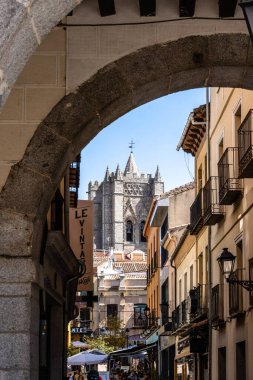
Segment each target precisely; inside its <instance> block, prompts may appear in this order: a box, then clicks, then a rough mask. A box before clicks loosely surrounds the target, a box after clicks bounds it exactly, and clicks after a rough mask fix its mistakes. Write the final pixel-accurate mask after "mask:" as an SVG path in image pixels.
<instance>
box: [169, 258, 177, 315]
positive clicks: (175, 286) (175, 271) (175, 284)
mask: <svg viewBox="0 0 253 380" xmlns="http://www.w3.org/2000/svg"><path fill="white" fill-rule="evenodd" d="M172 263H173V260H170V265H171V267H172V268H173V269H174V274H175V278H174V288H175V289H174V290H175V309H176V307H177V268H176V267H175V265H173V264H172Z"/></svg>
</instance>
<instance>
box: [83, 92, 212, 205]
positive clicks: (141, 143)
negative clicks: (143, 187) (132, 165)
mask: <svg viewBox="0 0 253 380" xmlns="http://www.w3.org/2000/svg"><path fill="white" fill-rule="evenodd" d="M205 91H206V90H205V89H195V90H189V91H184V92H178V93H175V94H172V95H168V96H165V97H162V98H159V99H156V100H154V101H152V102H149V103H147V104H145V105H143V106H141V107H139V108H137V109H135V110H133V111H131V112H129V113H127V114H126V115H124V116H122V117H121V118H119V119H117V120H116V121H115V122H113V123H112V124H110V125H109V126H108V127H107V128H105V129H104V130H103V131H101V132H100V133H99V134H98V135H97V136H96V137H95V138H94V139H93V140H92V141H91V142H90V143H89V144H88V145H87V146H86V147H85V148H84V149H83V151H82V162H81V181H80V188H79V199H87V193H86V192H87V190H88V183H89V181H95V180H98V181H99V182H101V181H102V180H103V179H104V175H105V171H106V166H107V165H108V166H109V170H110V171H115V169H116V166H117V164H119V165H120V169H121V170H122V171H123V170H124V168H125V165H126V162H127V159H128V157H129V154H130V149H129V143H130V141H131V140H132V139H133V141H134V142H135V149H134V156H135V160H136V163H137V166H138V169H139V171H140V172H141V173H146V174H147V173H151V174H152V175H154V173H155V171H156V167H157V165H159V167H160V172H161V176H162V178H163V180H164V188H165V191H168V190H170V189H173V188H174V187H177V186H180V185H183V184H184V183H187V182H190V181H192V179H193V178H192V175H193V174H194V168H193V158H192V156H191V155H189V154H185V153H184V152H183V151H182V150H180V151H179V152H177V151H176V147H177V144H178V142H179V140H180V137H181V135H182V132H183V129H184V127H185V124H186V121H187V118H188V116H189V113H190V112H191V111H192V110H193V108H195V107H198V106H199V105H200V104H204V103H205ZM190 173H191V174H190Z"/></svg>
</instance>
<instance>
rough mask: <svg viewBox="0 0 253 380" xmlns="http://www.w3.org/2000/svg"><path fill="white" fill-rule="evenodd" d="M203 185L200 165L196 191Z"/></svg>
mask: <svg viewBox="0 0 253 380" xmlns="http://www.w3.org/2000/svg"><path fill="white" fill-rule="evenodd" d="M202 187H203V179H202V165H200V167H199V168H198V191H199V190H200V189H202Z"/></svg>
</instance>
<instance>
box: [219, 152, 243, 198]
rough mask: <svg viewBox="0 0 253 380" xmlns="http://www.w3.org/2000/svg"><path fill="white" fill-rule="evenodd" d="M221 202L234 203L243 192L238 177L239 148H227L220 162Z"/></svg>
mask: <svg viewBox="0 0 253 380" xmlns="http://www.w3.org/2000/svg"><path fill="white" fill-rule="evenodd" d="M218 174H219V203H220V204H222V205H231V204H233V203H234V202H235V201H236V200H237V199H238V197H239V196H241V194H242V184H241V180H240V179H239V178H238V148H227V149H226V150H225V152H224V153H223V155H222V156H221V158H220V161H219V162H218Z"/></svg>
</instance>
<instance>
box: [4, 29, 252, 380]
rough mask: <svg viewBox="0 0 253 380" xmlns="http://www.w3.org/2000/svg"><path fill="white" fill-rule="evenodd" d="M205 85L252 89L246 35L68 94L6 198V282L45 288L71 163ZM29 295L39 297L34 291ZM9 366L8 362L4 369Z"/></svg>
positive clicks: (159, 59) (144, 55)
mask: <svg viewBox="0 0 253 380" xmlns="http://www.w3.org/2000/svg"><path fill="white" fill-rule="evenodd" d="M203 86H223V87H226V86H229V87H242V88H247V89H253V60H252V49H251V45H250V40H249V37H248V36H247V35H246V34H215V35H206V36H192V37H186V38H181V39H178V40H176V41H172V42H168V43H166V44H157V45H154V46H150V47H146V48H143V49H140V50H138V51H136V52H134V53H132V54H129V55H127V56H125V57H123V58H120V59H118V60H117V61H115V62H113V63H111V64H109V65H108V66H106V67H104V68H103V69H101V70H100V71H98V73H97V74H96V75H94V76H93V77H92V78H90V79H89V80H87V81H86V82H85V83H83V84H82V85H81V86H80V87H79V88H78V89H77V90H76V91H75V92H73V93H71V94H69V95H67V96H65V97H64V98H63V99H62V100H61V101H60V102H59V103H58V104H57V105H56V106H55V107H54V108H53V110H52V111H51V112H50V113H49V114H48V116H47V117H46V118H45V119H44V120H43V122H42V123H41V124H40V125H39V127H38V129H37V131H36V133H35V134H34V136H33V138H32V140H31V141H30V144H29V145H28V147H27V149H26V152H25V154H24V157H23V159H22V160H21V161H20V162H19V163H18V164H16V165H15V166H14V167H13V168H12V170H11V172H10V175H9V177H8V179H7V182H6V184H5V186H4V188H3V189H2V192H1V193H0V220H1V229H0V241H1V255H2V258H1V260H2V268H4V269H3V271H5V272H3V271H2V272H1V270H0V282H2V283H5V282H10V279H12V278H14V279H15V281H16V282H18V278H19V274H20V273H22V275H24V277H25V278H24V280H25V281H26V284H27V283H31V284H32V283H37V284H38V283H39V281H40V280H39V270H38V266H37V261H38V260H37V255H38V251H39V247H40V242H41V234H42V225H43V221H44V219H45V216H46V212H47V210H48V207H49V204H50V200H51V198H52V196H53V194H54V192H55V189H56V187H57V185H58V183H59V181H60V180H61V178H62V176H63V173H64V171H65V169H66V168H67V166H68V165H69V163H70V162H71V161H72V160H73V158H74V157H75V156H76V155H77V153H78V152H80V150H81V149H82V148H83V147H84V146H85V145H87V144H88V143H89V141H90V140H91V139H92V138H94V137H95V136H96V135H97V134H98V133H99V131H101V130H102V129H103V128H104V127H106V126H107V125H108V124H110V123H111V122H112V121H113V120H115V119H117V118H118V117H120V116H121V115H123V114H125V113H126V112H128V111H130V110H131V109H133V108H135V107H138V106H140V105H141V104H144V103H146V102H148V101H150V100H153V99H155V98H158V97H160V96H163V95H167V94H169V93H173V92H176V91H180V90H186V89H190V88H197V87H203ZM16 268H18V269H16ZM19 288H20V287H19ZM16 291H17V290H16ZM24 291H25V290H24ZM13 292H15V290H13ZM27 292H28V294H29V297H30V298H31V299H32V298H33V297H34V296H33V292H32V289H31V288H30V289H29V290H27ZM13 294H14V293H13ZM31 305H32V303H31ZM35 305H36V302H35ZM21 307H24V308H25V313H24V315H26V319H25V320H24V321H22V322H23V323H24V324H25V323H27V320H29V323H31V315H32V311H31V309H30V308H31V307H33V306H29V305H27V304H25V305H23V306H22V305H21ZM34 307H35V306H34ZM14 324H15V319H13V318H10V321H9V324H8V325H7V327H6V337H8V339H9V340H10V341H11V342H12V344H14V342H15V341H17V342H18V341H19V342H21V341H22V334H23V333H22V331H23V329H22V323H20V324H19V325H18V327H17V330H15V328H14ZM13 329H14V330H15V333H14V332H13V331H14V330H13ZM34 336H35V337H34ZM6 339H7V338H6ZM25 339H26V343H25V344H26V346H27V347H28V351H29V353H30V354H29V355H30V356H29V357H26V358H24V360H26V363H27V366H28V369H27V370H26V373H27V371H28V370H29V371H30V369H31V368H35V372H36V360H35V362H34V361H33V358H32V356H33V355H32V352H33V350H34V347H36V344H37V336H36V333H35V334H34V333H31V331H30V330H28V331H27V332H26V334H25ZM1 344H7V343H6V342H3V343H1ZM9 344H11V343H9ZM20 344H21V343H20ZM17 346H18V345H17ZM7 360H8V358H7V357H3V358H2V359H1V361H0V367H1V366H4V363H5V361H7ZM1 363H3V364H1ZM22 365H23V362H22V363H21V364H20V368H21V367H22ZM0 374H1V372H0ZM20 378H23V377H20ZM24 378H25V377H24ZM27 378H28V377H27Z"/></svg>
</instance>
